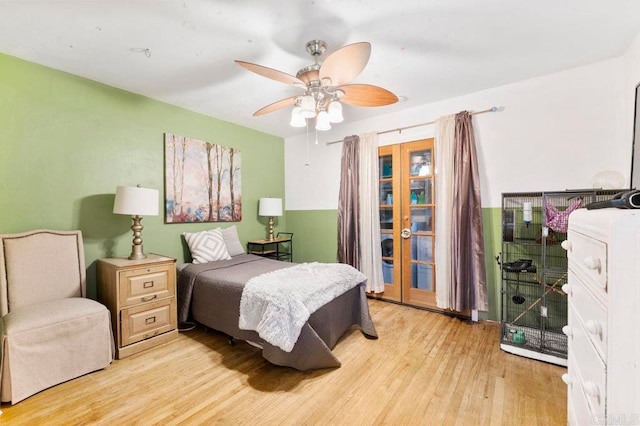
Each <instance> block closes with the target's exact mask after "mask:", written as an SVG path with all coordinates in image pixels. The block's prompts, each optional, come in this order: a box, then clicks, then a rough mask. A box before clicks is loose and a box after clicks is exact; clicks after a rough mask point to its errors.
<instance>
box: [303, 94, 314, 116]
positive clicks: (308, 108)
mask: <svg viewBox="0 0 640 426" xmlns="http://www.w3.org/2000/svg"><path fill="white" fill-rule="evenodd" d="M300 115H302V117H304V118H313V117H315V116H316V100H315V99H314V97H313V96H312V95H304V96H303V97H302V101H301V102H300Z"/></svg>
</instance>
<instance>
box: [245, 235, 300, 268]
mask: <svg viewBox="0 0 640 426" xmlns="http://www.w3.org/2000/svg"><path fill="white" fill-rule="evenodd" d="M247 252H248V253H250V254H255V255H258V256H263V257H268V258H270V259H277V260H283V261H287V262H293V233H291V232H278V235H277V236H276V238H274V239H273V240H253V241H248V242H247Z"/></svg>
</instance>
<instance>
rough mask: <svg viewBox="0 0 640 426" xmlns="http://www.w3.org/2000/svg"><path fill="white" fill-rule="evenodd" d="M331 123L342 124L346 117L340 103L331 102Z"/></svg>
mask: <svg viewBox="0 0 640 426" xmlns="http://www.w3.org/2000/svg"><path fill="white" fill-rule="evenodd" d="M328 112H329V121H330V122H331V123H342V122H343V121H344V117H343V115H342V104H341V103H340V102H339V101H331V103H330V104H329V111H328Z"/></svg>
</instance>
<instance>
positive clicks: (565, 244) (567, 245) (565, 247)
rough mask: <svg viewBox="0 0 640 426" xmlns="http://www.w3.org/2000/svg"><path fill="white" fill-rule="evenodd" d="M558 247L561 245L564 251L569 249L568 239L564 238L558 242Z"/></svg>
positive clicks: (569, 242)
mask: <svg viewBox="0 0 640 426" xmlns="http://www.w3.org/2000/svg"><path fill="white" fill-rule="evenodd" d="M560 247H562V248H563V249H565V250H566V251H571V248H572V247H571V241H569V240H564V241H563V242H561V243H560Z"/></svg>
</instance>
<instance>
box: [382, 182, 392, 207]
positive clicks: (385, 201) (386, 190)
mask: <svg viewBox="0 0 640 426" xmlns="http://www.w3.org/2000/svg"><path fill="white" fill-rule="evenodd" d="M392 204H393V184H392V183H391V182H380V205H382V206H390V205H392Z"/></svg>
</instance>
